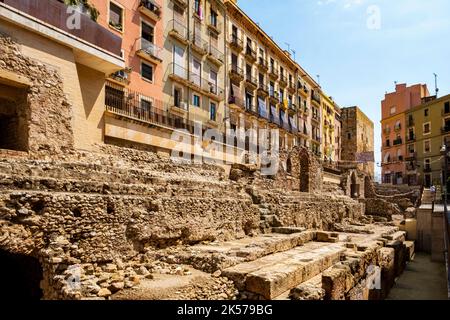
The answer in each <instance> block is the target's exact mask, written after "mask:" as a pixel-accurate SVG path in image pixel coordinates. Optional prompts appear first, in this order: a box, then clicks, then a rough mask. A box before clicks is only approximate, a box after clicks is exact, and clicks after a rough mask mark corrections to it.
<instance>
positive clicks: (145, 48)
mask: <svg viewBox="0 0 450 320" xmlns="http://www.w3.org/2000/svg"><path fill="white" fill-rule="evenodd" d="M138 50H139V51H142V52H144V53H145V54H147V55H149V56H152V57H154V58H156V59H158V60H161V61H162V53H163V49H162V48H160V47H158V46H157V45H155V44H154V43H152V42H150V41H148V40H147V39H144V38H139V39H138Z"/></svg>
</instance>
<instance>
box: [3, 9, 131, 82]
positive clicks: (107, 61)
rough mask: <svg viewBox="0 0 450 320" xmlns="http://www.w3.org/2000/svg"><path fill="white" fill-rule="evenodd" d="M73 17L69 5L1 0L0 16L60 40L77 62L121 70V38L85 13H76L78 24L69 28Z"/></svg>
mask: <svg viewBox="0 0 450 320" xmlns="http://www.w3.org/2000/svg"><path fill="white" fill-rule="evenodd" d="M19 11H20V12H19ZM23 14H25V15H23ZM72 16H73V12H72V11H70V10H68V6H66V5H65V4H63V3H61V2H58V1H55V0H39V1H38V0H2V1H0V19H2V20H3V19H4V20H7V21H9V22H10V23H13V24H16V25H18V26H20V27H23V28H24V29H28V30H31V31H32V32H35V33H37V34H39V35H41V36H43V37H45V38H48V39H50V40H52V41H55V42H58V43H63V44H64V45H66V46H68V47H69V48H71V49H73V51H74V55H75V61H76V62H78V63H80V64H83V65H86V66H88V67H90V68H93V69H94V70H98V71H102V72H104V73H105V74H111V73H114V72H116V71H118V70H121V69H123V68H124V67H125V63H124V61H123V59H122V58H121V50H122V39H121V37H119V36H117V35H115V34H114V33H113V32H111V31H109V30H108V29H106V28H104V27H102V26H101V25H99V24H98V23H97V22H95V21H93V20H92V19H91V17H90V16H88V15H85V14H80V15H78V19H77V20H78V21H77V22H79V27H78V28H72V26H71V25H70V24H69V25H68V24H67V23H66V22H67V21H71V20H70V19H71V18H72Z"/></svg>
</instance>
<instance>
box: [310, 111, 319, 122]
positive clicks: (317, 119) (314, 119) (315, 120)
mask: <svg viewBox="0 0 450 320" xmlns="http://www.w3.org/2000/svg"><path fill="white" fill-rule="evenodd" d="M311 120H312V121H314V122H316V123H317V124H320V116H319V115H318V114H317V113H314V112H313V115H312V117H311Z"/></svg>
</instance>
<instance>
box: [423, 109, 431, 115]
mask: <svg viewBox="0 0 450 320" xmlns="http://www.w3.org/2000/svg"><path fill="white" fill-rule="evenodd" d="M423 115H424V116H425V117H428V116H429V115H430V110H429V109H425V110H423Z"/></svg>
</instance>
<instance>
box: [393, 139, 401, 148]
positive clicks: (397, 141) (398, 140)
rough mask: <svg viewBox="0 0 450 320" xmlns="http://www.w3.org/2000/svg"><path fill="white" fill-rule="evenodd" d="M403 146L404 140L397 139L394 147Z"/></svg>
mask: <svg viewBox="0 0 450 320" xmlns="http://www.w3.org/2000/svg"><path fill="white" fill-rule="evenodd" d="M401 144H403V139H396V140H394V146H398V145H401Z"/></svg>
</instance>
